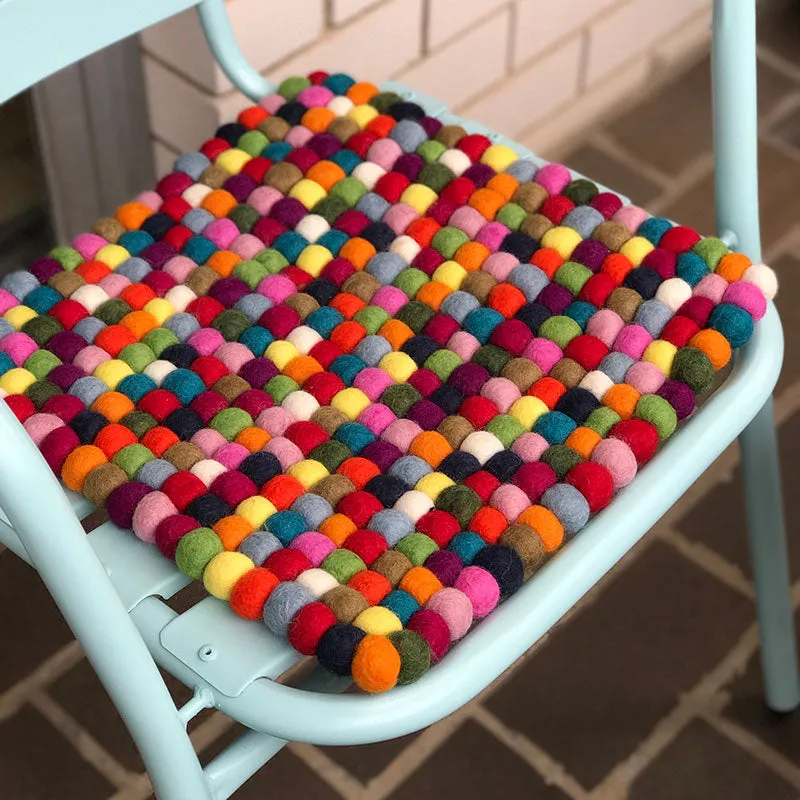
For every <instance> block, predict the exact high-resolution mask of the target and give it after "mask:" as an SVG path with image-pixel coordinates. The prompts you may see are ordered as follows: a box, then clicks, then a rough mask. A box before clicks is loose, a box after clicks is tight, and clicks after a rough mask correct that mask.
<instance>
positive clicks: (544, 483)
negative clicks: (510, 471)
mask: <svg viewBox="0 0 800 800" xmlns="http://www.w3.org/2000/svg"><path fill="white" fill-rule="evenodd" d="M513 481H514V484H515V485H517V486H519V488H520V489H522V491H523V492H525V494H526V495H528V497H529V498H530V501H531V503H534V504H535V503H538V502H539V500H540V499H541V497H542V495H543V494H544V493H545V492H546V491H547V490H548V489H549V488H550V487H551V486H553V485H554V484H555V483H557V482H558V475H556V473H555V471H554V470H553V468H552V467H551V466H550V465H549V464H545V463H544V461H529V462H527V463H525V464H523V465H522V466H521V467H520V468H519V469H518V470H517V471H516V472H515V473H514V478H513Z"/></svg>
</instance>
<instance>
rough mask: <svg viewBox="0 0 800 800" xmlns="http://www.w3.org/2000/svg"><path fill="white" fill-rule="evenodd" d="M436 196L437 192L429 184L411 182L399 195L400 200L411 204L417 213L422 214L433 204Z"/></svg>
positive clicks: (408, 204)
mask: <svg viewBox="0 0 800 800" xmlns="http://www.w3.org/2000/svg"><path fill="white" fill-rule="evenodd" d="M436 198H437V194H436V192H434V191H433V189H431V188H430V186H425V185H424V184H422V183H412V184H411V186H408V187H407V188H406V189H405V191H404V192H403V194H401V195H400V202H401V203H405V204H406V205H407V206H411V208H413V209H414V211H416V212H417V214H419V215H420V216H422V215H423V214H425V213H426V212H427V210H428V209H429V208H430V207H431V206H432V205H433V203H434V202H435V201H436Z"/></svg>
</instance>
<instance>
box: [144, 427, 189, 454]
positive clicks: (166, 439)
mask: <svg viewBox="0 0 800 800" xmlns="http://www.w3.org/2000/svg"><path fill="white" fill-rule="evenodd" d="M179 441H180V439H178V435H177V434H176V433H175V432H174V431H171V430H170V429H169V428H164V427H162V426H161V425H159V426H157V427H155V428H150V430H149V431H147V433H145V435H144V436H142V441H141V443H142V444H143V445H144V446H145V447H146V448H147V449H148V450H149V451H150V452H151V453H152V454H153V455H154V456H156V457H157V458H161V456H163V455H164V453H166V452H167V450H169V449H170V447H172V445H174V444H175V443H176V442H179Z"/></svg>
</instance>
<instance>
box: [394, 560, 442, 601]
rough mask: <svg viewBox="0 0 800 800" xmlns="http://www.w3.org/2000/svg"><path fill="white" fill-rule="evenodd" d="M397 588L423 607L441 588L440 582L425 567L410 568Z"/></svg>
mask: <svg viewBox="0 0 800 800" xmlns="http://www.w3.org/2000/svg"><path fill="white" fill-rule="evenodd" d="M399 588H400V589H402V590H403V591H404V592H408V593H409V594H410V595H411V596H412V597H413V598H414V599H415V600H416V601H417V602H418V603H419V604H420V605H421V606H424V605H425V603H427V602H428V600H430V599H431V597H433V595H435V594H436V592H438V591H439V590H440V589H441V588H442V582H441V581H440V580H439V579H438V578H437V577H436V576H435V575H434V574H433V573H432V572H431V571H430V570H429V569H428V568H427V567H412V568H411V569H410V570H409V571H408V572H406V574H405V575H403V578H402V580H401V581H400V585H399Z"/></svg>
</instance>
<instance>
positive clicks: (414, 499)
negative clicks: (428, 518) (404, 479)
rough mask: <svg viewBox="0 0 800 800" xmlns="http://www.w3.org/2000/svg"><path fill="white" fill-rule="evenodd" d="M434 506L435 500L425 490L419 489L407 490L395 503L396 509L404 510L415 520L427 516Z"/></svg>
mask: <svg viewBox="0 0 800 800" xmlns="http://www.w3.org/2000/svg"><path fill="white" fill-rule="evenodd" d="M432 508H433V500H431V499H430V497H428V495H426V494H425V493H424V492H420V491H418V490H417V489H412V490H411V491H410V492H406V493H405V494H403V495H402V496H401V497H400V499H399V500H398V501H397V502H396V503H395V504H394V509H395V510H396V511H402V512H403V513H404V514H406V515H407V516H409V517H411V519H412V520H414V522H416V521H417V520H418V519H420V518H421V517H423V516H425V514H427V513H428V512H429V511H430V510H431V509H432Z"/></svg>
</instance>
